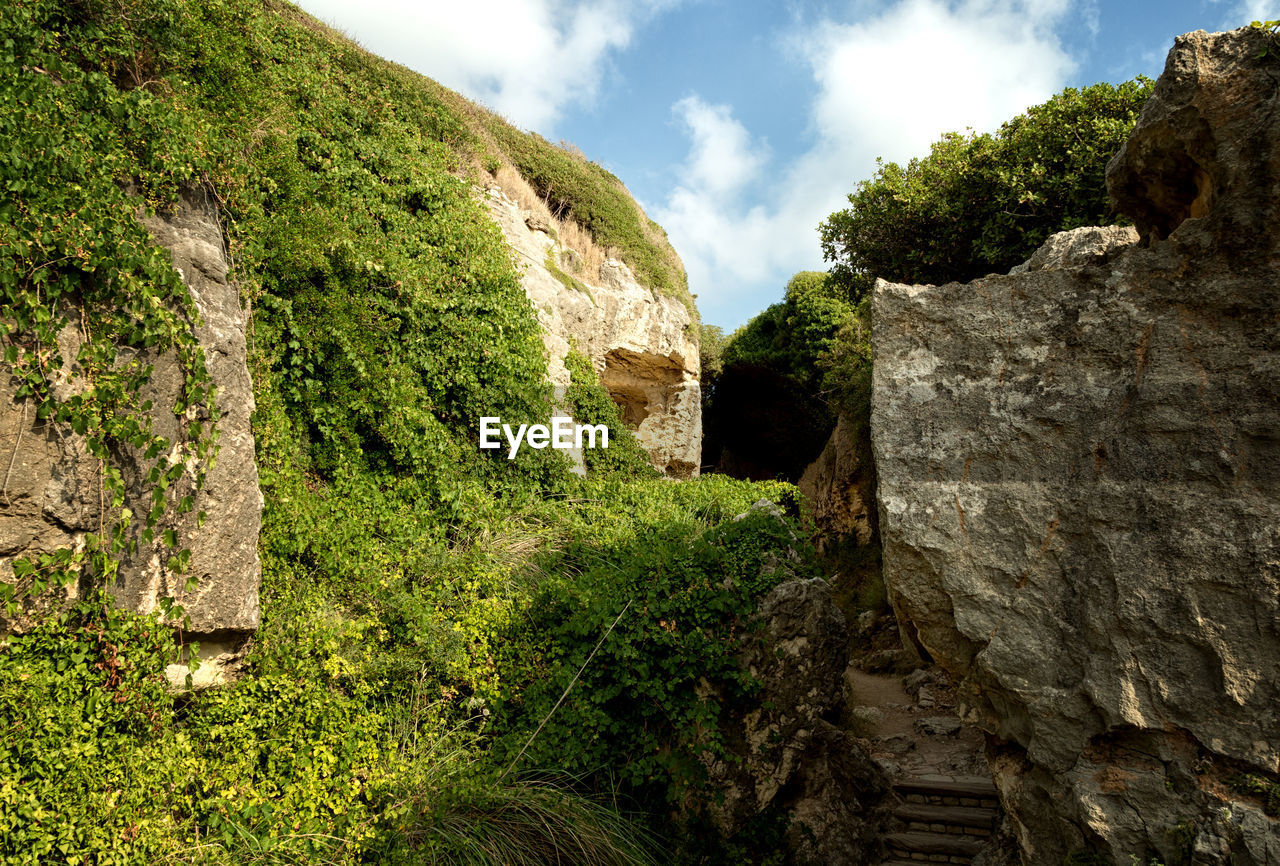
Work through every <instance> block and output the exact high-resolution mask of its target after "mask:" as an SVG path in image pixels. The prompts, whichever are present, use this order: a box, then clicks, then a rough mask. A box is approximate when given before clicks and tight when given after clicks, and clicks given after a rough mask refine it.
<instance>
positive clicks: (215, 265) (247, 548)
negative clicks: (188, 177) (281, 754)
mask: <svg viewBox="0 0 1280 866" xmlns="http://www.w3.org/2000/svg"><path fill="white" fill-rule="evenodd" d="M144 224H145V225H146V227H147V228H148V230H150V232H151V233H152V235H153V236H154V237H155V239H156V241H157V243H159V244H160V245H161V246H163V247H165V248H167V249H168V250H169V251H170V253H171V254H172V256H173V263H174V267H175V268H177V269H178V272H179V273H180V274H181V276H182V279H183V281H184V282H185V283H186V284H187V287H188V289H189V290H190V291H191V296H192V298H193V299H194V301H195V304H196V308H197V309H198V311H199V314H200V323H199V325H198V326H197V329H196V334H197V337H198V339H199V341H200V345H201V346H202V347H203V349H204V352H205V359H206V363H207V366H208V370H209V375H210V378H211V379H212V380H213V382H214V384H215V385H216V386H217V389H218V396H217V407H218V419H217V428H218V431H219V437H220V438H219V451H218V455H217V460H216V462H215V464H214V466H213V468H212V469H211V470H210V471H209V473H208V477H207V479H206V482H205V485H204V487H203V488H202V489H201V490H200V491H199V492H197V493H195V494H194V507H193V509H192V511H191V512H190V513H189V514H188V515H186V516H185V517H182V518H180V519H179V520H178V523H177V525H176V529H177V531H178V533H179V537H180V538H181V540H182V543H183V544H184V546H186V547H188V548H190V550H191V564H190V570H189V572H188V574H189V575H193V576H194V577H195V578H196V579H197V586H196V589H195V590H194V591H193V592H191V593H184V592H183V591H182V589H183V587H182V583H184V582H185V579H186V576H181V577H175V576H173V575H171V574H167V573H165V572H164V571H163V570H162V569H161V567H160V563H161V562H162V561H163V560H164V558H166V557H167V555H168V554H169V553H170V552H172V551H169V550H167V549H165V548H163V547H162V546H161V545H160V544H159V543H158V542H157V543H154V544H151V545H139V549H138V552H137V553H136V554H134V555H132V556H130V557H128V558H126V559H125V561H124V562H123V563H122V565H121V570H120V575H121V579H120V581H119V582H118V584H117V585H116V586H114V587H112V590H113V592H114V593H115V594H116V596H117V599H118V600H119V602H120V604H121V605H122V606H125V607H129V608H132V609H134V610H137V611H139V612H149V611H151V610H154V609H155V608H156V606H157V605H158V603H159V600H160V599H161V598H162V597H165V596H170V597H174V598H175V599H176V600H177V601H179V602H180V603H181V604H182V605H183V606H184V607H185V609H186V612H187V615H188V616H189V617H190V620H191V630H192V631H193V632H195V633H197V634H201V635H218V636H220V637H234V636H235V635H236V634H243V633H245V632H249V631H252V630H254V629H256V628H257V626H258V620H259V611H258V585H259V578H260V572H259V563H258V527H259V522H260V515H261V511H262V494H261V493H260V491H259V490H258V474H257V468H256V465H255V463H254V447H253V434H252V432H251V430H250V427H249V415H250V413H251V412H252V411H253V388H252V385H251V383H250V381H249V372H248V368H247V366H246V363H245V323H246V318H247V317H246V314H245V312H244V310H243V309H242V308H241V306H240V299H239V295H238V292H237V290H236V287H235V286H234V285H231V284H229V283H228V282H227V261H226V257H225V254H224V249H223V242H222V232H221V229H220V227H219V223H218V218H217V213H216V211H215V210H214V208H213V207H212V205H211V204H210V203H209V202H208V201H207V200H206V199H205V197H204V195H203V194H202V193H198V192H193V193H190V194H186V195H184V196H183V198H182V200H181V201H180V203H179V204H178V205H177V206H176V208H175V209H174V210H173V211H172V212H171V213H166V214H161V215H159V216H155V217H151V218H148V219H145V220H144ZM79 348H80V332H79V330H78V326H76V325H72V326H68V327H67V328H66V329H64V331H63V332H62V334H61V335H60V337H59V350H60V352H61V354H62V356H63V358H64V359H65V360H66V361H67V362H68V363H70V362H72V361H73V360H74V358H75V357H76V354H77V352H78V350H79ZM146 360H149V361H150V363H152V364H153V367H154V370H153V373H152V376H151V380H150V382H149V383H148V384H147V386H146V388H145V393H144V394H143V395H142V397H143V398H144V399H149V400H151V401H152V403H153V405H154V406H155V407H156V408H155V409H154V410H153V412H152V423H153V425H154V429H155V432H156V433H158V434H160V435H162V436H165V437H166V438H168V439H169V440H170V441H171V442H172V441H175V439H176V438H177V437H176V434H177V419H176V418H175V416H174V415H173V414H172V413H171V412H169V411H168V407H171V406H173V405H174V403H175V401H176V398H177V395H178V393H179V388H180V386H181V381H182V380H181V371H180V369H179V367H178V362H177V359H176V358H175V357H174V356H173V355H172V354H171V353H170V354H164V355H160V356H158V357H155V358H150V359H146ZM77 369H78V368H77V367H75V365H74V364H72V366H71V373H72V375H70V376H64V378H63V380H62V381H61V382H60V383H59V384H58V386H57V387H58V389H59V391H60V392H61V396H63V397H65V396H68V395H70V394H72V393H75V392H76V391H77V390H81V389H83V387H84V382H83V380H82V379H80V378H79V377H78V376H76V375H75V372H76V371H77ZM14 393H15V392H14V388H13V385H12V384H11V383H10V382H9V380H8V377H0V405H3V407H4V411H3V413H0V441H4V442H5V443H17V447H16V451H15V452H14V453H13V455H12V456H13V471H12V473H11V474H10V476H9V481H8V485H7V487H6V491H5V497H4V498H3V499H0V580H12V579H13V571H12V565H11V563H12V561H13V559H15V558H19V557H23V556H31V555H35V554H38V553H40V552H46V551H53V550H56V549H59V548H65V547H71V548H81V547H83V545H84V538H85V534H86V533H89V532H98V531H99V520H100V517H101V516H102V509H101V502H100V499H99V490H100V486H99V466H98V461H97V460H95V459H93V458H92V457H91V456H90V455H89V454H88V452H87V451H86V449H85V447H84V443H83V440H82V438H81V437H79V436H76V435H75V434H74V433H72V432H71V431H70V430H61V429H55V425H51V424H45V423H43V422H36V421H35V419H34V413H31V412H24V410H23V409H22V407H21V406H20V405H19V404H16V403H14V402H13V399H12V398H13V394H14ZM8 456H9V455H8V454H6V458H7V457H8ZM116 463H117V465H118V466H119V467H120V468H121V469H122V471H123V475H124V479H125V482H126V484H127V485H128V488H129V490H128V494H127V504H129V505H131V506H132V507H133V511H134V513H135V514H145V513H146V509H147V507H149V504H150V500H149V496H148V490H147V488H146V486H145V485H144V484H143V481H142V479H141V477H140V476H141V475H142V474H143V473H144V472H145V471H146V469H147V468H148V466H149V463H147V462H146V461H143V460H141V459H140V455H139V454H137V453H136V452H134V451H133V450H131V449H123V450H121V451H120V452H119V453H117V454H116ZM202 511H203V512H204V513H205V514H206V515H207V519H206V520H205V522H204V524H203V526H201V527H199V528H197V525H196V520H197V515H198V514H199V513H200V512H202ZM108 519H110V515H108ZM71 591H72V592H73V593H74V592H75V591H76V589H75V588H74V587H73V588H72V590H71ZM0 623H3V621H2V620H0ZM3 624H4V625H6V627H17V628H21V627H22V626H23V621H22V620H18V621H15V622H12V623H3ZM228 632H230V633H231V634H230V635H228V634H227V633H228ZM224 648H225V647H219V648H218V651H221V649H224Z"/></svg>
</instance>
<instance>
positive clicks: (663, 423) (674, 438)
mask: <svg viewBox="0 0 1280 866" xmlns="http://www.w3.org/2000/svg"><path fill="white" fill-rule="evenodd" d="M486 202H487V204H488V206H489V212H490V213H491V214H492V216H493V219H494V221H495V222H496V223H497V224H498V226H499V227H500V228H501V229H502V234H503V236H504V237H505V238H506V241H507V244H508V245H509V246H510V247H511V248H512V249H513V250H514V251H515V252H516V254H517V256H518V259H519V262H520V265H521V272H522V273H521V283H522V284H523V286H524V290H525V293H526V294H527V295H528V296H529V300H530V301H532V302H533V306H534V309H535V310H536V311H537V313H538V322H539V324H541V325H542V338H543V342H544V344H545V345H546V347H547V355H548V358H549V361H550V364H549V373H550V376H551V382H552V384H553V385H558V386H567V385H568V384H569V372H568V370H566V369H565V365H564V359H565V355H566V354H568V352H569V349H570V347H571V344H572V345H575V346H576V347H577V349H578V351H580V352H582V353H583V354H584V355H586V356H587V357H589V358H590V359H591V362H592V364H594V365H595V368H596V372H597V373H598V374H599V375H600V382H601V384H602V385H604V387H605V388H606V389H607V390H608V391H609V393H610V395H612V397H613V399H614V401H615V402H616V403H618V405H619V406H620V407H621V408H622V417H623V420H624V421H625V422H626V423H627V424H628V425H629V426H630V427H631V429H632V430H634V431H635V434H636V437H637V438H638V439H639V440H640V444H641V445H642V446H643V447H644V449H645V450H646V451H647V452H648V453H649V457H650V459H651V460H652V461H653V465H654V466H656V467H657V468H658V469H660V470H662V471H663V472H665V473H667V474H668V475H671V476H675V477H688V476H691V475H696V474H698V468H699V465H700V463H701V455H702V398H701V390H700V386H699V380H698V376H699V356H698V327H697V323H696V322H694V321H693V320H692V318H691V317H690V315H689V311H688V310H687V309H685V307H684V304H682V303H680V301H678V300H676V299H674V298H669V297H666V296H660V295H655V294H654V293H653V292H651V291H649V290H648V289H646V288H645V287H644V286H642V285H640V284H639V283H638V282H636V279H635V277H634V276H633V275H632V273H631V270H630V269H629V268H628V267H627V266H626V265H625V264H623V263H622V262H621V261H618V260H617V259H609V260H608V261H606V262H605V263H604V265H603V266H602V267H601V269H600V273H599V274H598V275H594V276H593V275H585V276H583V277H581V278H580V279H581V282H582V283H583V285H584V287H585V289H586V291H579V290H578V289H575V288H571V287H569V286H566V285H565V284H564V283H563V282H561V281H560V280H559V279H557V278H556V276H555V275H553V273H552V272H551V270H550V269H549V268H548V266H547V261H548V258H549V257H558V256H559V255H560V252H559V251H558V250H557V245H556V242H555V240H554V239H553V238H552V237H551V235H550V234H549V233H548V232H549V226H546V225H540V224H539V223H538V222H537V221H536V220H533V219H530V216H529V214H527V213H526V212H525V211H523V210H522V209H521V208H520V206H519V205H518V204H516V203H515V202H513V201H512V200H511V199H509V198H507V196H505V195H504V194H503V193H502V191H501V190H499V189H496V188H495V189H491V190H489V192H488V194H487V198H486ZM565 264H566V266H567V263H565ZM556 267H560V264H556Z"/></svg>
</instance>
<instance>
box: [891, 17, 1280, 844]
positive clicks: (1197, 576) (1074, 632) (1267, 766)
mask: <svg viewBox="0 0 1280 866" xmlns="http://www.w3.org/2000/svg"><path fill="white" fill-rule="evenodd" d="M1278 88H1280V49H1278V48H1277V47H1276V46H1275V45H1274V44H1273V38H1272V37H1271V36H1270V35H1269V34H1266V33H1264V32H1262V31H1259V30H1239V31H1234V32H1231V33H1223V34H1214V35H1210V34H1206V33H1203V32H1197V33H1192V34H1189V35H1187V36H1183V37H1180V38H1179V39H1178V40H1177V41H1176V43H1175V45H1174V48H1173V50H1172V51H1171V53H1170V55H1169V60H1168V64H1167V66H1166V70H1165V73H1164V75H1162V76H1161V78H1160V80H1159V82H1158V83H1157V85H1156V88H1155V90H1154V93H1153V95H1152V97H1151V100H1150V101H1149V102H1148V104H1147V106H1146V107H1145V108H1144V110H1143V112H1142V115H1141V118H1140V120H1139V122H1138V125H1137V128H1136V129H1135V131H1134V132H1133V134H1132V137H1131V138H1130V139H1129V142H1128V143H1127V144H1126V145H1125V147H1124V149H1123V150H1122V151H1121V152H1120V154H1119V155H1118V156H1117V157H1116V158H1115V159H1114V160H1113V162H1112V163H1111V165H1110V166H1109V169H1108V183H1109V188H1110V190H1111V192H1112V195H1113V199H1114V202H1115V204H1116V206H1117V208H1118V209H1119V210H1120V212H1121V213H1123V214H1125V215H1127V216H1129V217H1130V218H1131V219H1133V221H1134V222H1135V223H1136V226H1137V228H1136V230H1132V229H1093V228H1091V229H1080V230H1077V231H1076V232H1071V233H1066V234H1065V235H1059V236H1057V237H1055V238H1052V239H1050V241H1049V243H1048V244H1046V247H1045V248H1044V249H1043V250H1041V251H1040V252H1039V253H1037V254H1036V256H1035V257H1033V258H1032V260H1031V261H1030V262H1028V264H1027V266H1025V267H1022V268H1018V269H1015V271H1017V273H1014V274H1011V275H1008V276H990V277H987V278H984V279H980V280H976V281H974V282H972V283H969V284H966V285H959V284H950V285H945V286H905V285H896V284H892V283H887V282H883V281H881V282H878V283H877V285H876V287H875V296H874V304H875V310H874V318H873V321H874V332H873V350H874V355H875V372H874V384H873V388H874V393H873V400H872V418H871V427H872V441H873V447H874V455H875V461H876V471H877V474H878V478H879V491H878V499H879V510H880V531H881V534H882V538H883V543H884V573H885V578H886V582H887V584H888V588H889V592H890V596H891V600H892V602H893V604H894V606H895V608H896V610H897V612H898V615H899V619H900V621H901V622H902V623H903V624H904V626H905V628H906V631H907V633H908V637H909V639H910V640H912V641H913V642H914V643H915V644H916V647H917V649H918V650H919V651H921V652H922V653H925V654H927V655H928V656H929V657H931V658H932V659H933V660H934V661H936V662H937V663H938V664H940V665H942V666H943V667H945V668H947V669H948V670H949V671H950V672H951V673H952V674H954V675H955V676H956V677H957V678H958V679H959V681H960V684H961V686H960V688H961V695H962V698H963V705H962V710H963V714H964V715H965V717H966V718H967V720H968V721H971V722H973V723H976V724H978V725H980V726H982V727H983V728H984V729H985V730H986V731H987V732H988V734H989V750H990V758H991V763H992V768H993V772H994V774H995V779H996V782H997V785H998V786H999V788H1000V790H1001V796H1002V799H1003V804H1004V806H1005V810H1006V812H1007V814H1008V815H1009V818H1010V821H1011V825H1012V827H1013V830H1014V833H1015V835H1016V836H1017V839H1018V844H1019V846H1020V848H1021V852H1022V857H1023V860H1024V862H1026V863H1029V864H1060V863H1062V862H1063V860H1064V858H1065V857H1068V856H1070V855H1073V854H1075V855H1089V856H1094V857H1099V858H1109V859H1110V860H1111V861H1112V862H1115V863H1128V862H1130V858H1137V859H1138V861H1139V862H1147V860H1148V858H1149V857H1152V856H1155V855H1158V856H1159V857H1161V858H1162V859H1164V861H1165V862H1186V861H1185V860H1183V859H1180V858H1185V857H1190V856H1191V854H1192V849H1193V848H1194V849H1195V850H1196V851H1200V852H1201V853H1200V854H1197V855H1196V856H1197V857H1200V858H1201V859H1198V860H1197V861H1196V862H1224V863H1225V862H1229V861H1228V859H1222V858H1229V857H1235V858H1236V859H1235V861H1234V862H1237V863H1274V862H1277V861H1276V859H1275V854H1274V852H1275V851H1276V850H1277V848H1278V847H1280V844H1278V840H1280V825H1278V824H1277V821H1276V819H1275V817H1274V816H1271V817H1269V816H1267V815H1266V814H1265V810H1266V808H1267V807H1266V805H1265V803H1264V802H1263V799H1261V798H1258V797H1255V796H1254V795H1253V794H1250V793H1247V792H1246V789H1247V788H1250V787H1252V788H1253V789H1254V790H1255V792H1257V791H1261V792H1263V793H1264V794H1265V793H1266V790H1267V788H1268V786H1273V785H1275V783H1276V782H1277V780H1278V779H1280V775H1278V774H1280V714H1278V713H1277V712H1276V708H1277V706H1280V272H1278V271H1277V265H1278V264H1280V261H1278V260H1277V255H1276V250H1277V244H1278V243H1280V219H1278V217H1280V214H1278V213H1277V206H1278V205H1280V111H1277V108H1278V107H1280V104H1278V99H1277V94H1278ZM1246 777H1248V778H1250V779H1251V781H1250V783H1249V784H1242V779H1244V778H1246ZM1271 790H1272V793H1273V794H1274V799H1273V801H1272V802H1273V803H1274V802H1276V801H1277V800H1280V788H1273V789H1271ZM1271 808H1274V807H1273V806H1272V807H1271ZM1224 810H1225V811H1224ZM1224 816H1226V817H1224ZM1228 819H1229V820H1228ZM1224 821H1226V823H1227V824H1228V825H1229V826H1227V827H1225V829H1224V825H1223V822H1224ZM1210 850H1213V851H1216V852H1218V853H1216V854H1214V855H1213V856H1216V857H1219V858H1220V859H1219V860H1211V859H1204V858H1206V857H1209V855H1208V854H1205V853H1203V852H1205V851H1210ZM1224 852H1228V853H1224ZM1091 862H1102V861H1101V860H1097V861H1091Z"/></svg>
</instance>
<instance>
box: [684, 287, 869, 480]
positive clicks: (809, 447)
mask: <svg viewBox="0 0 1280 866" xmlns="http://www.w3.org/2000/svg"><path fill="white" fill-rule="evenodd" d="M869 314H870V311H869V306H868V305H867V304H866V303H861V304H857V305H855V304H851V303H850V302H849V301H848V300H846V298H845V297H844V295H843V293H842V290H841V289H840V288H839V287H838V284H837V283H836V282H835V281H834V280H833V279H831V278H830V277H829V276H828V275H827V274H824V273H821V272H817V271H802V272H801V273H798V274H796V275H795V276H794V277H792V278H791V279H790V280H789V281H788V283H787V287H786V292H785V296H784V298H783V300H782V302H781V303H777V304H774V305H772V306H770V307H769V308H768V309H766V310H764V311H763V312H762V313H760V314H759V315H757V316H756V317H755V318H753V319H752V320H751V321H750V322H748V323H747V324H746V325H744V326H742V327H741V328H739V329H738V330H737V331H735V332H734V333H733V334H731V335H730V336H729V337H728V339H723V338H722V340H723V341H722V342H721V343H720V344H718V345H717V344H715V343H713V344H712V345H713V347H714V351H715V352H716V354H715V356H714V360H713V363H712V364H708V365H706V366H704V371H705V372H704V388H705V391H706V394H705V397H704V417H703V426H704V429H705V430H706V431H707V439H708V440H710V442H711V446H710V452H711V453H709V454H707V455H704V456H705V457H709V458H710V459H713V460H714V459H715V453H714V452H715V450H716V449H718V448H724V449H727V450H728V451H729V452H730V453H731V454H733V455H735V459H738V460H743V461H745V462H746V465H748V466H750V467H753V470H754V473H755V474H753V475H752V477H786V478H791V479H793V480H794V479H797V478H799V474H800V472H802V471H803V469H804V467H805V466H806V465H808V463H809V462H810V461H812V460H813V459H814V458H815V457H817V455H818V452H819V451H820V450H821V448H822V445H823V444H824V443H825V442H826V440H827V436H828V435H829V434H830V432H831V429H832V427H834V426H835V423H836V418H837V416H838V415H839V414H841V413H846V414H850V415H851V419H852V420H855V421H859V423H860V419H862V418H864V417H865V416H866V414H867V413H868V412H869V408H870V385H871V351H870V345H869V333H868V328H867V322H868V321H869V319H868V317H869ZM712 336H713V337H714V336H716V335H714V334H713V335H712ZM707 351H708V350H707V349H705V348H704V354H705V353H706V352H707ZM762 429H763V430H769V431H774V433H775V439H776V441H772V440H762V439H761V438H760V436H759V435H758V431H760V430H762ZM743 431H756V432H753V433H750V437H751V438H750V440H748V438H746V437H747V434H746V433H744V432H743Z"/></svg>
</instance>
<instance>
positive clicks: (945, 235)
mask: <svg viewBox="0 0 1280 866" xmlns="http://www.w3.org/2000/svg"><path fill="white" fill-rule="evenodd" d="M1151 86H1152V82H1151V81H1150V80H1149V79H1146V78H1143V77H1139V78H1135V79H1134V80H1132V81H1127V82H1125V83H1123V84H1119V85H1112V84H1106V83H1102V84H1095V85H1093V86H1092V87H1085V88H1080V89H1076V88H1067V89H1066V90H1064V91H1062V92H1061V93H1059V94H1057V95H1056V96H1054V97H1053V98H1052V99H1050V100H1049V101H1048V102H1045V103H1043V104H1041V105H1037V106H1034V107H1032V108H1030V109H1028V110H1027V111H1026V113H1025V114H1021V115H1019V116H1017V117H1015V118H1013V119H1012V120H1010V121H1008V122H1007V123H1005V124H1004V125H1003V126H1001V127H1000V130H999V131H998V132H997V133H995V134H994V135H991V134H983V135H975V134H973V133H968V134H962V133H957V132H951V133H947V134H946V135H944V136H943V137H942V138H941V139H939V140H938V141H937V142H935V143H934V145H933V148H932V150H931V151H930V153H929V155H928V156H926V157H924V158H923V159H913V160H912V161H911V162H910V163H908V164H907V166H906V167H905V168H904V167H903V166H900V165H898V164H897V163H894V162H889V163H884V162H881V163H880V168H879V170H878V171H877V172H876V175H875V177H873V178H872V179H871V180H868V181H863V182H862V183H860V184H858V187H857V188H856V189H855V190H854V191H853V193H851V194H850V195H849V204H850V207H848V208H846V209H844V210H841V211H837V212H836V213H833V214H832V215H831V216H830V217H828V218H827V219H826V220H825V221H824V222H823V223H822V225H821V226H820V227H819V231H820V233H821V237H822V251H823V255H824V256H825V257H826V259H827V260H828V261H830V262H831V263H832V267H831V277H832V281H833V288H834V289H838V290H839V291H841V292H842V293H843V294H844V296H845V297H847V298H849V299H852V300H856V299H857V298H858V297H860V296H861V295H863V294H865V292H866V291H867V289H868V288H869V287H870V285H871V283H872V281H873V280H874V279H875V278H876V277H884V278H885V279H891V280H897V281H900V282H907V283H935V284H937V283H945V282H950V281H953V280H955V281H961V280H970V279H973V278H975V277H979V276H982V275H984V274H988V273H993V272H1004V271H1007V270H1008V269H1009V268H1011V267H1012V266H1014V265H1016V264H1018V263H1019V262H1022V261H1024V260H1026V259H1027V258H1028V257H1029V256H1030V255H1031V253H1033V252H1034V251H1035V250H1036V248H1037V247H1039V246H1040V245H1041V244H1042V243H1044V241H1045V240H1046V239H1047V238H1048V237H1049V236H1050V235H1051V234H1053V233H1055V232H1060V231H1065V230H1067V229H1072V228H1077V227H1079V226H1085V225H1107V224H1110V223H1112V222H1115V217H1114V215H1113V214H1112V213H1111V207H1110V203H1109V201H1108V198H1107V189H1106V179H1105V175H1106V168H1107V162H1108V161H1109V160H1110V159H1111V157H1112V155H1113V154H1115V152H1116V151H1117V150H1119V148H1120V146H1121V144H1123V142H1124V140H1125V138H1126V137H1127V136H1128V134H1129V132H1130V130H1132V129H1133V125H1134V123H1135V122H1136V121H1137V118H1138V112H1139V111H1140V110H1141V108H1142V105H1143V103H1144V102H1145V101H1146V99H1147V96H1148V95H1149V94H1150V92H1151Z"/></svg>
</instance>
